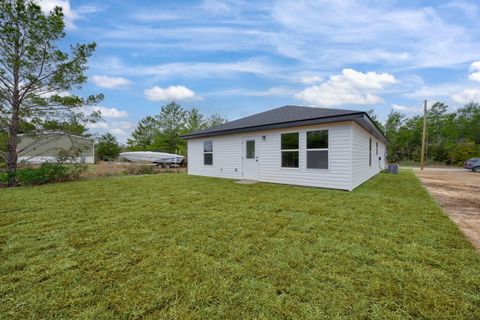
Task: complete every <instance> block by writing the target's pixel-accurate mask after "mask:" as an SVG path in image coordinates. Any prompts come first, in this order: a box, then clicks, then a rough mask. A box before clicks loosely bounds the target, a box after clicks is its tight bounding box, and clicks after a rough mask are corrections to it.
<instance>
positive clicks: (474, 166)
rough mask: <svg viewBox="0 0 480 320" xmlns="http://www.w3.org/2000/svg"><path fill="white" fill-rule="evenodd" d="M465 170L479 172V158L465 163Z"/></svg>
mask: <svg viewBox="0 0 480 320" xmlns="http://www.w3.org/2000/svg"><path fill="white" fill-rule="evenodd" d="M463 167H464V168H465V169H470V170H473V171H475V172H480V158H472V159H468V160H467V161H465V164H464V165H463Z"/></svg>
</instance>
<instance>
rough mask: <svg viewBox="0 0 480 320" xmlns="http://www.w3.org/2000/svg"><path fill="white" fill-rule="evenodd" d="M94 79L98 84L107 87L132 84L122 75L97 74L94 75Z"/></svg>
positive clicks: (112, 87) (121, 86)
mask: <svg viewBox="0 0 480 320" xmlns="http://www.w3.org/2000/svg"><path fill="white" fill-rule="evenodd" d="M92 81H93V83H95V84H96V85H97V86H99V87H102V88H107V89H116V88H123V87H126V86H129V85H130V81H129V80H128V79H125V78H122V77H109V76H100V75H95V76H93V77H92Z"/></svg>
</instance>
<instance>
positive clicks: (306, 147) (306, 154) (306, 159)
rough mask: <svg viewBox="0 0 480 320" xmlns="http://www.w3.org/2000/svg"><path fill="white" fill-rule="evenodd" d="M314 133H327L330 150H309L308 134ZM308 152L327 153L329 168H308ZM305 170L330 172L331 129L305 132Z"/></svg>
mask: <svg viewBox="0 0 480 320" xmlns="http://www.w3.org/2000/svg"><path fill="white" fill-rule="evenodd" d="M314 131H327V137H328V139H327V144H328V148H313V149H309V148H308V133H309V132H314ZM308 151H327V168H309V167H308ZM305 169H307V170H324V171H328V170H330V130H329V129H311V130H306V131H305Z"/></svg>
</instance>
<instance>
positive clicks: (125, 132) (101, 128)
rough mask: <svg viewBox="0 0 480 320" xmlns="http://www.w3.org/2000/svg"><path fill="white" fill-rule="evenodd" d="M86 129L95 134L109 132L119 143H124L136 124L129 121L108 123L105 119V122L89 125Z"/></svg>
mask: <svg viewBox="0 0 480 320" xmlns="http://www.w3.org/2000/svg"><path fill="white" fill-rule="evenodd" d="M87 127H88V128H89V129H91V130H92V131H93V132H94V133H97V134H104V133H107V132H109V133H111V134H113V135H115V136H116V137H117V139H118V140H119V141H120V142H121V143H124V142H126V140H127V138H128V137H129V136H130V134H131V132H132V130H133V129H134V128H135V127H136V123H134V122H129V121H110V120H108V119H107V120H106V121H101V122H97V123H90V124H88V125H87Z"/></svg>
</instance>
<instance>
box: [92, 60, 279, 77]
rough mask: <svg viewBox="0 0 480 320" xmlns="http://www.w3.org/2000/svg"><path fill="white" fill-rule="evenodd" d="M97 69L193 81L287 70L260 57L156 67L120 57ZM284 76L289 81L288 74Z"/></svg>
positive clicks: (120, 73)
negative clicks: (131, 62) (185, 78)
mask: <svg viewBox="0 0 480 320" xmlns="http://www.w3.org/2000/svg"><path fill="white" fill-rule="evenodd" d="M94 67H95V69H96V70H101V71H102V72H105V73H107V72H108V73H110V74H116V75H128V76H151V77H159V78H167V77H168V78H170V77H172V76H173V75H175V76H178V77H189V78H231V77H232V76H234V75H238V74H242V73H248V74H255V75H258V76H263V77H274V76H275V75H278V73H281V72H282V70H283V69H282V67H280V66H278V65H274V64H272V63H270V62H269V61H268V60H265V59H260V58H252V59H246V60H239V61H233V62H179V63H167V64H161V65H153V66H145V65H128V64H125V63H124V62H122V61H121V60H120V59H118V58H108V59H105V60H103V61H101V62H97V63H96V64H94ZM282 77H283V78H285V75H284V74H283V75H282Z"/></svg>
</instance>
